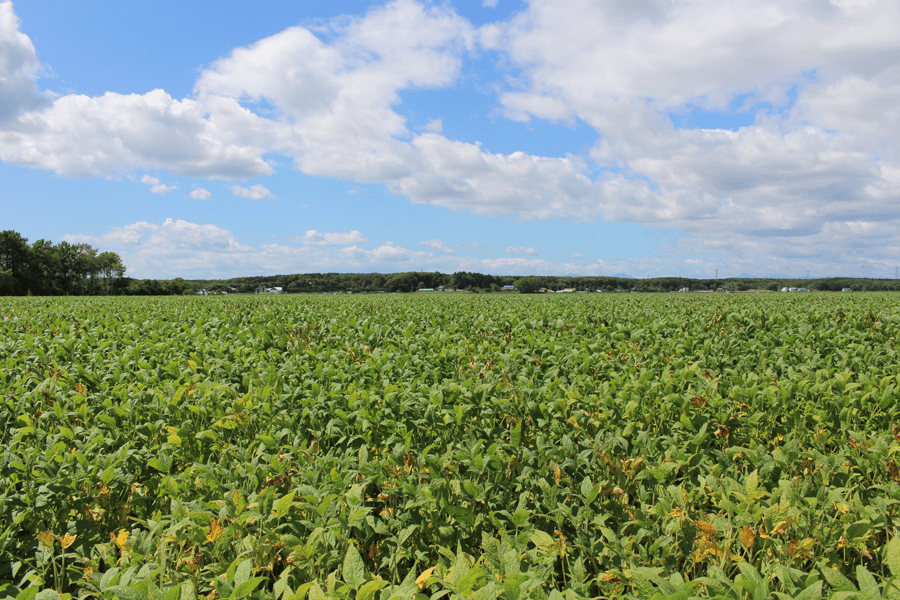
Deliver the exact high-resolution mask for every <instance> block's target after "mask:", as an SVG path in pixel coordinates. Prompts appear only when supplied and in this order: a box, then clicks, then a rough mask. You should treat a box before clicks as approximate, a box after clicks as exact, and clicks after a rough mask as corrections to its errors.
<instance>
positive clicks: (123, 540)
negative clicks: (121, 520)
mask: <svg viewBox="0 0 900 600" xmlns="http://www.w3.org/2000/svg"><path fill="white" fill-rule="evenodd" d="M109 535H110V537H112V538H113V541H114V542H115V543H116V546H118V547H119V550H126V549H127V548H128V531H127V530H126V529H120V530H119V534H118V535H116V536H113V534H109Z"/></svg>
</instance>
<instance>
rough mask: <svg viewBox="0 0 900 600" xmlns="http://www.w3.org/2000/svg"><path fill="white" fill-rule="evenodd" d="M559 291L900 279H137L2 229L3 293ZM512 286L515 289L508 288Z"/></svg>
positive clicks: (95, 256) (836, 284) (862, 286)
mask: <svg viewBox="0 0 900 600" xmlns="http://www.w3.org/2000/svg"><path fill="white" fill-rule="evenodd" d="M506 286H514V287H515V288H516V291H518V292H524V293H529V292H539V291H541V290H542V289H546V290H552V291H558V290H563V289H573V290H577V291H590V292H596V291H603V292H618V291H620V292H645V293H646V292H676V291H678V290H681V289H689V290H690V291H695V292H696V291H716V290H726V289H727V290H728V291H732V292H746V291H753V290H759V291H777V290H780V289H782V288H784V287H798V288H800V287H802V288H807V289H808V290H810V291H823V292H824V291H831V292H839V291H841V290H842V289H844V288H850V289H852V290H853V291H860V292H862V291H900V280H897V279H862V278H854V277H829V278H825V279H764V278H745V277H744V278H726V279H690V278H686V277H654V278H648V279H631V278H628V277H603V276H598V277H574V276H554V275H541V276H528V277H521V276H512V275H484V274H481V273H469V272H463V271H460V272H457V273H453V274H452V275H451V274H445V273H437V272H433V273H432V272H424V271H423V272H407V273H387V274H382V273H303V274H295V275H271V276H258V277H235V278H232V279H194V280H188V279H182V278H180V277H179V278H176V279H133V278H131V277H125V265H124V264H123V263H122V259H121V258H120V257H119V255H118V254H116V253H115V252H102V253H101V252H99V251H98V250H96V249H95V248H92V247H91V246H90V245H88V244H70V243H68V242H60V243H58V244H53V243H52V242H49V241H46V240H38V241H36V242H34V243H33V244H28V239H27V238H23V237H22V236H21V235H19V234H18V233H16V232H15V231H9V230H7V231H2V232H0V296H25V295H29V294H32V295H36V296H59V295H73V296H75V295H132V296H149V295H154V296H156V295H182V294H197V293H200V292H201V291H205V292H209V293H223V292H224V293H228V294H235V293H237V294H250V293H256V292H258V291H260V290H265V289H274V288H281V291H282V293H285V294H301V293H307V294H309V293H315V294H321V293H349V292H352V293H356V294H359V293H378V292H415V291H417V290H420V289H435V290H436V289H439V288H443V289H444V290H462V291H466V292H472V293H490V292H504V287H506ZM505 293H509V292H508V291H507V292H505Z"/></svg>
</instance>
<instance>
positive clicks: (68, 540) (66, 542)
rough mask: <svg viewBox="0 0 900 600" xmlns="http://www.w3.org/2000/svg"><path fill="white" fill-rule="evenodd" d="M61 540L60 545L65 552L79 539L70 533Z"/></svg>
mask: <svg viewBox="0 0 900 600" xmlns="http://www.w3.org/2000/svg"><path fill="white" fill-rule="evenodd" d="M57 539H58V540H59V545H60V546H62V547H63V550H65V549H66V548H68V547H69V546H71V545H72V544H74V543H75V540H76V539H78V536H77V535H69V534H68V533H67V534H66V535H64V536H62V537H61V538H57Z"/></svg>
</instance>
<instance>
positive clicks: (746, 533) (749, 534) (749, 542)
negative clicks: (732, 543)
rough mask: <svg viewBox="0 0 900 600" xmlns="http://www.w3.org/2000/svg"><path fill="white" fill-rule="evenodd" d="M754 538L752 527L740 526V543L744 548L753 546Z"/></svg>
mask: <svg viewBox="0 0 900 600" xmlns="http://www.w3.org/2000/svg"><path fill="white" fill-rule="evenodd" d="M755 540H756V535H755V534H754V533H753V528H752V527H750V526H749V525H744V526H743V527H742V528H741V544H743V546H744V548H746V549H747V550H749V549H750V548H752V547H753V542H754V541H755Z"/></svg>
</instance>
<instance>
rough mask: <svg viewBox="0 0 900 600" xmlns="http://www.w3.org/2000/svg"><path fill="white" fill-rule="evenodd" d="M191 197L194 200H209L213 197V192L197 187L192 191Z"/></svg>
mask: <svg viewBox="0 0 900 600" xmlns="http://www.w3.org/2000/svg"><path fill="white" fill-rule="evenodd" d="M191 198H193V199H194V200H209V199H210V198H212V192H210V191H209V190H205V189H203V188H197V189H195V190H192V191H191Z"/></svg>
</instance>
